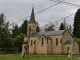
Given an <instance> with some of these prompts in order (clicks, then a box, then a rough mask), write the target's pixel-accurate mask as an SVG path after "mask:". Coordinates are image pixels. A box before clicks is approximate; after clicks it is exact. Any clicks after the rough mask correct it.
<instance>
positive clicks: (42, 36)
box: [38, 34, 47, 40]
mask: <svg viewBox="0 0 80 60" xmlns="http://www.w3.org/2000/svg"><path fill="white" fill-rule="evenodd" d="M41 38H44V39H46V40H47V37H46V36H45V35H44V34H42V35H41V36H40V37H39V38H38V40H39V39H41Z"/></svg>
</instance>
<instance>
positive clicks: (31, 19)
mask: <svg viewBox="0 0 80 60" xmlns="http://www.w3.org/2000/svg"><path fill="white" fill-rule="evenodd" d="M30 22H32V23H36V21H35V15H34V5H33V7H32V12H31V17H30V21H29V23H30Z"/></svg>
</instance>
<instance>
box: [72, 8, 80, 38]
mask: <svg viewBox="0 0 80 60" xmlns="http://www.w3.org/2000/svg"><path fill="white" fill-rule="evenodd" d="M73 36H75V37H77V38H80V9H78V10H77V12H76V14H75V17H74V29H73Z"/></svg>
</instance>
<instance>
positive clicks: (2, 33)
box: [0, 13, 11, 48]
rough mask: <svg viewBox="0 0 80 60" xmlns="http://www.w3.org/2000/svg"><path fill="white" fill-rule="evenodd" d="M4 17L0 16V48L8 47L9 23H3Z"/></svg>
mask: <svg viewBox="0 0 80 60" xmlns="http://www.w3.org/2000/svg"><path fill="white" fill-rule="evenodd" d="M5 20H6V17H5V15H4V14H3V13H1V14H0V48H8V47H10V46H11V45H10V43H9V41H10V39H9V34H10V32H9V22H5Z"/></svg>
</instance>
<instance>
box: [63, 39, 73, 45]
mask: <svg viewBox="0 0 80 60" xmlns="http://www.w3.org/2000/svg"><path fill="white" fill-rule="evenodd" d="M71 41H73V42H74V40H67V41H66V42H65V43H64V44H71Z"/></svg>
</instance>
